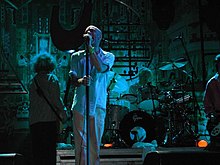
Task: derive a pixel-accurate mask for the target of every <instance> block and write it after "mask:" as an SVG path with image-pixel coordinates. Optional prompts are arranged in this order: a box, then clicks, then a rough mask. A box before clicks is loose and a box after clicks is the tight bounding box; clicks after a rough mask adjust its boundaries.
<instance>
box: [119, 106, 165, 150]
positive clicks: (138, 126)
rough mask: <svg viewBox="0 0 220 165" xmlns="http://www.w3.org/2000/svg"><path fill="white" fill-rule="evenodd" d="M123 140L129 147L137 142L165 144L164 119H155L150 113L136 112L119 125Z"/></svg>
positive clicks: (129, 114) (126, 116) (131, 113)
mask: <svg viewBox="0 0 220 165" xmlns="http://www.w3.org/2000/svg"><path fill="white" fill-rule="evenodd" d="M119 130H120V135H121V138H122V139H123V140H124V141H125V143H126V144H127V145H128V146H130V147H131V146H132V145H133V144H134V143H136V142H146V143H151V142H152V141H153V140H156V141H157V144H158V145H161V144H163V142H164V139H165V136H166V128H165V124H164V120H163V118H162V117H155V118H153V117H152V116H151V115H149V114H148V113H146V112H144V111H141V110H136V111H131V112H129V113H128V114H126V115H125V116H124V118H123V119H122V121H121V122H120V125H119Z"/></svg>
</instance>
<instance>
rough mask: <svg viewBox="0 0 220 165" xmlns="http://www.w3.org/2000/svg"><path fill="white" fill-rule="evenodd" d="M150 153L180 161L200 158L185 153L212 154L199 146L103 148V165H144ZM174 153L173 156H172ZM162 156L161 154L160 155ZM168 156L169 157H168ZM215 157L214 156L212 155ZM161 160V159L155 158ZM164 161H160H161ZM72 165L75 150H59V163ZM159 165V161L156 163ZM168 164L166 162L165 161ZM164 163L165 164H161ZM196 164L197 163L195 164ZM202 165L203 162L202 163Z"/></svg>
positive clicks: (217, 154)
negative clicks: (176, 157)
mask: <svg viewBox="0 0 220 165" xmlns="http://www.w3.org/2000/svg"><path fill="white" fill-rule="evenodd" d="M150 153H156V154H158V155H160V154H162V155H163V156H161V158H162V157H163V159H165V160H163V162H166V159H170V158H171V157H172V158H171V159H173V158H174V157H175V156H179V155H181V157H179V162H180V163H181V159H183V160H186V159H191V158H192V159H198V158H193V157H190V158H187V156H185V155H187V154H188V155H198V156H204V155H206V154H209V156H210V154H212V155H213V153H212V152H209V151H207V150H204V149H202V148H198V147H157V148H144V149H143V148H123V149H119V148H118V149H112V148H108V149H101V153H100V157H101V165H113V164H114V165H115V164H116V165H142V164H145V162H146V156H147V155H148V156H149V155H151V154H150ZM170 155H172V156H170ZM159 157H160V156H159ZM166 157H167V158H166ZM212 159H213V157H212ZM214 159H216V160H217V159H220V153H217V152H215V153H214ZM154 161H160V160H154ZM161 162H162V161H160V163H161ZM70 164H71V165H72V164H75V155H74V150H57V165H70ZM148 164H149V163H148ZM155 164H156V165H157V164H158V165H159V162H158V163H155ZM164 164H166V163H164ZM160 165H163V164H160ZM194 165H195V164H194ZM200 165H201V164H200Z"/></svg>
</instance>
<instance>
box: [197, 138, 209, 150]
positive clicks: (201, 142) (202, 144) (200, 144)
mask: <svg viewBox="0 0 220 165" xmlns="http://www.w3.org/2000/svg"><path fill="white" fill-rule="evenodd" d="M196 146H197V147H199V148H205V147H207V146H208V142H207V141H205V140H198V141H197V142H196Z"/></svg>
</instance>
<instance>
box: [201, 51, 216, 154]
mask: <svg viewBox="0 0 220 165" xmlns="http://www.w3.org/2000/svg"><path fill="white" fill-rule="evenodd" d="M215 67H216V71H217V72H216V74H215V75H214V76H213V77H212V78H210V79H209V80H208V82H207V84H206V88H205V92H204V108H205V113H206V114H207V117H208V124H207V130H208V131H209V134H210V140H211V143H210V145H209V148H208V149H210V150H217V149H218V147H219V149H220V134H219V132H220V125H219V127H218V123H219V122H220V54H218V55H217V56H216V57H215ZM218 143H219V145H218Z"/></svg>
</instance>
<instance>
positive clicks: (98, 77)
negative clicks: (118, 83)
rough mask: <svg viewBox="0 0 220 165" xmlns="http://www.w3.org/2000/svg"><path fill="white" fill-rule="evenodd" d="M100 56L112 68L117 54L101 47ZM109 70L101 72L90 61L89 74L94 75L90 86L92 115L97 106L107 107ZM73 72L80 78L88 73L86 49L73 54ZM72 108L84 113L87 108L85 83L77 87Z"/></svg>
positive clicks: (90, 109)
mask: <svg viewBox="0 0 220 165" xmlns="http://www.w3.org/2000/svg"><path fill="white" fill-rule="evenodd" d="M98 56H99V57H100V58H101V60H102V62H103V63H104V64H105V65H108V67H109V70H110V68H111V67H112V66H113V64H114V60H115V56H114V55H113V54H112V53H110V52H106V51H103V50H102V49H101V48H100V53H99V54H98ZM109 70H108V71H106V72H103V73H100V72H98V71H97V69H96V68H95V67H94V66H91V65H90V62H89V74H90V76H91V77H92V82H91V84H90V87H89V111H90V113H89V114H90V116H94V115H95V109H96V107H98V108H103V109H106V101H107V85H108V72H109ZM71 72H73V73H74V74H75V75H77V77H79V78H81V77H83V76H85V75H86V54H85V51H84V50H82V51H78V52H76V53H74V54H73V55H72V56H71ZM72 110H76V111H78V112H79V113H80V114H82V115H83V114H84V112H85V110H86V87H85V86H83V85H81V86H80V87H77V88H76V91H75V95H74V99H73V105H72Z"/></svg>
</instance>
